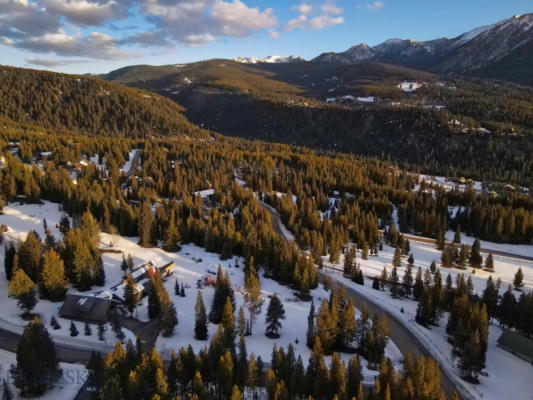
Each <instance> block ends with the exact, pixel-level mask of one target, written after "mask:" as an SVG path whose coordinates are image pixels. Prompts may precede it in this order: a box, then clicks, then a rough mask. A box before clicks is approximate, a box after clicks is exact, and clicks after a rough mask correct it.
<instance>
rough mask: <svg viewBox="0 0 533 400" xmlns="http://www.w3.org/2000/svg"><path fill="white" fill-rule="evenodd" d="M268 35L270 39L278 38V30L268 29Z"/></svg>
mask: <svg viewBox="0 0 533 400" xmlns="http://www.w3.org/2000/svg"><path fill="white" fill-rule="evenodd" d="M268 36H269V37H271V38H272V39H278V38H279V32H278V31H275V30H274V29H269V30H268Z"/></svg>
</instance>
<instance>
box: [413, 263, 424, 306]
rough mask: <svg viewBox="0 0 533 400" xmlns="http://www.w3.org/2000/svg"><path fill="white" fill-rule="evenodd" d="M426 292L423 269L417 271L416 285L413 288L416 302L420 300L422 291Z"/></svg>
mask: <svg viewBox="0 0 533 400" xmlns="http://www.w3.org/2000/svg"><path fill="white" fill-rule="evenodd" d="M423 290H424V281H423V280H422V268H420V267H419V268H418V271H416V278H415V284H414V286H413V297H414V299H415V300H418V299H420V296H421V295H422V291H423Z"/></svg>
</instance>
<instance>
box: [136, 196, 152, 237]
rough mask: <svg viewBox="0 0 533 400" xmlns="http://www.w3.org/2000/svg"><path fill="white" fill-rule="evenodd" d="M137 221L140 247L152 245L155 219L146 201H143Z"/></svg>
mask: <svg viewBox="0 0 533 400" xmlns="http://www.w3.org/2000/svg"><path fill="white" fill-rule="evenodd" d="M138 221H139V222H138V225H137V227H138V235H139V245H140V246H142V247H150V246H153V244H154V242H155V237H154V236H155V235H154V230H155V219H154V214H153V213H152V210H151V208H150V203H149V202H148V201H143V203H142V205H141V210H140V212H139V220H138Z"/></svg>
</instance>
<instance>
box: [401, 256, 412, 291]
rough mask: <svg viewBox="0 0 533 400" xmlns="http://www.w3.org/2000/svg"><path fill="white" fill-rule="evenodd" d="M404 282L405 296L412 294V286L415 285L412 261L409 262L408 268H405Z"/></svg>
mask: <svg viewBox="0 0 533 400" xmlns="http://www.w3.org/2000/svg"><path fill="white" fill-rule="evenodd" d="M402 284H403V292H404V294H405V296H407V297H409V296H410V295H411V286H412V285H413V267H412V264H411V263H409V264H407V268H405V273H404V275H403V278H402Z"/></svg>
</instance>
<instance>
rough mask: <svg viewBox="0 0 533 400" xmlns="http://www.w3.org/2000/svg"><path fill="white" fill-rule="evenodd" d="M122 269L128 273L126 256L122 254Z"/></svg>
mask: <svg viewBox="0 0 533 400" xmlns="http://www.w3.org/2000/svg"><path fill="white" fill-rule="evenodd" d="M120 269H121V270H122V271H124V272H126V271H127V269H128V262H127V261H126V257H125V256H124V254H122V262H121V263H120Z"/></svg>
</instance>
